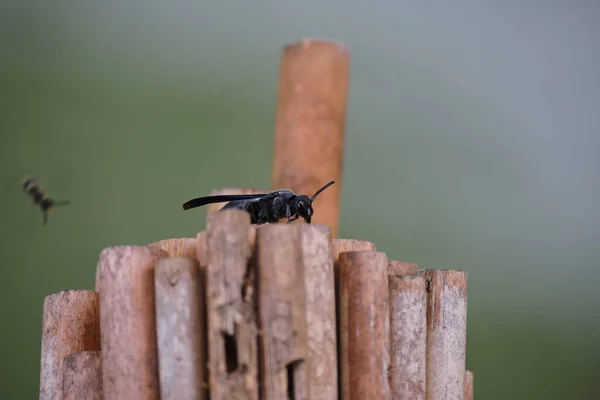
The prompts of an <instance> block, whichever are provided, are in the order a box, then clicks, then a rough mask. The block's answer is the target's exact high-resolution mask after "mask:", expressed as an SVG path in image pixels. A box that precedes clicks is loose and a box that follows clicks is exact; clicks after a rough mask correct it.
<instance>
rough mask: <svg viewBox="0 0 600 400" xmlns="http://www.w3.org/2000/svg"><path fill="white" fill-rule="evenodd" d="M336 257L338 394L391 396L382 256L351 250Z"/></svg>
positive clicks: (350, 399) (385, 262)
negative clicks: (339, 342)
mask: <svg viewBox="0 0 600 400" xmlns="http://www.w3.org/2000/svg"><path fill="white" fill-rule="evenodd" d="M339 262H340V331H341V358H342V371H341V372H342V374H341V380H342V399H343V400H353V399H382V400H384V399H388V400H391V392H390V384H389V379H388V368H389V366H390V336H389V335H390V314H389V290H388V274H387V266H388V259H387V256H386V254H385V253H382V252H373V251H353V252H346V253H342V254H340V259H339Z"/></svg>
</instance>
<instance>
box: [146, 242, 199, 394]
mask: <svg viewBox="0 0 600 400" xmlns="http://www.w3.org/2000/svg"><path fill="white" fill-rule="evenodd" d="M194 242H195V241H194ZM194 250H195V246H194ZM154 288H155V296H156V301H155V304H156V342H157V348H158V367H159V382H160V398H161V400H169V399H173V400H203V399H205V398H206V395H205V391H206V389H205V381H206V377H205V376H204V365H205V364H206V353H205V349H204V348H203V347H204V346H203V342H204V340H205V339H206V338H205V335H206V333H205V332H204V331H203V330H202V326H203V324H202V319H203V318H204V317H205V315H203V313H202V310H201V304H202V298H203V297H204V288H203V287H202V285H201V278H200V267H199V265H198V261H197V260H196V259H195V258H193V259H192V258H189V257H169V258H163V259H161V260H158V261H157V262H156V266H155V274H154Z"/></svg>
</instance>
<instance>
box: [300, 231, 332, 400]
mask: <svg viewBox="0 0 600 400" xmlns="http://www.w3.org/2000/svg"><path fill="white" fill-rule="evenodd" d="M301 226H302V258H303V260H304V286H305V289H306V315H307V326H308V373H307V379H308V397H307V398H309V399H311V400H331V399H337V398H338V369H337V343H336V318H335V282H334V274H333V254H332V248H331V231H330V229H329V227H327V226H325V225H314V224H312V225H307V224H303V225H301Z"/></svg>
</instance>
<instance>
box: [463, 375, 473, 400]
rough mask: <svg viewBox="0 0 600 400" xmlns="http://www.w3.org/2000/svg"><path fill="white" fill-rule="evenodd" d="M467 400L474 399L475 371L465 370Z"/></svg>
mask: <svg viewBox="0 0 600 400" xmlns="http://www.w3.org/2000/svg"><path fill="white" fill-rule="evenodd" d="M465 400H473V373H472V372H471V371H466V372H465Z"/></svg>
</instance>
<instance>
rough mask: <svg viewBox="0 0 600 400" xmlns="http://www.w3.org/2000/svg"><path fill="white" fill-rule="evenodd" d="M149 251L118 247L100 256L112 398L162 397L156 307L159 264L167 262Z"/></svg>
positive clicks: (105, 373) (107, 387)
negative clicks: (161, 260) (157, 266)
mask: <svg viewBox="0 0 600 400" xmlns="http://www.w3.org/2000/svg"><path fill="white" fill-rule="evenodd" d="M167 256H168V254H167V253H166V252H165V251H164V250H160V249H157V248H153V247H148V246H115V247H109V248H106V249H104V250H102V252H101V253H100V257H99V262H98V268H97V270H96V277H97V278H96V290H97V291H98V292H99V293H100V324H101V326H102V329H101V332H100V337H101V342H102V387H103V392H104V396H105V398H107V399H111V400H112V399H114V400H121V399H123V400H125V399H127V400H128V399H146V400H150V399H156V400H158V399H159V398H160V392H159V384H158V365H157V349H156V324H155V305H154V264H155V262H156V261H157V260H159V259H161V258H165V257H167Z"/></svg>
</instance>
